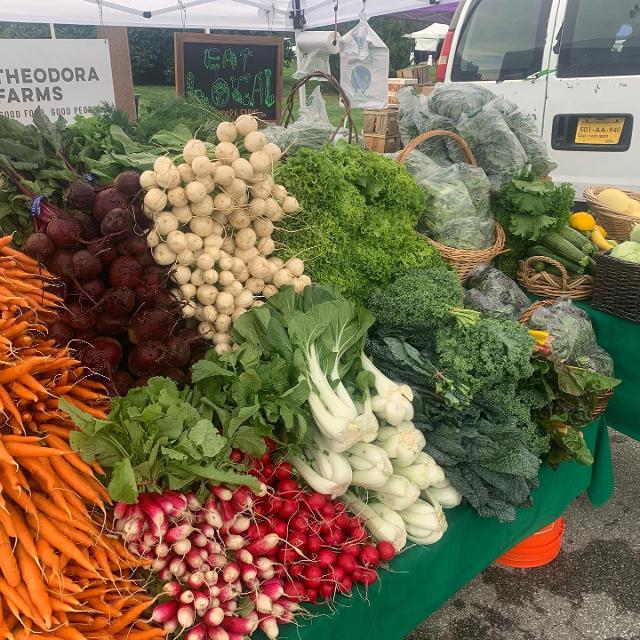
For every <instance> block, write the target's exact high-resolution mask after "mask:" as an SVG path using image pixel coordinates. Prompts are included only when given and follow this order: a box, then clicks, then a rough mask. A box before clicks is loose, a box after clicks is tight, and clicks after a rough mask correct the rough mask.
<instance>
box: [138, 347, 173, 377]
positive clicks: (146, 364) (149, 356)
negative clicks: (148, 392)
mask: <svg viewBox="0 0 640 640" xmlns="http://www.w3.org/2000/svg"><path fill="white" fill-rule="evenodd" d="M166 364H167V351H166V349H165V347H164V345H163V344H162V342H158V341H156V340H149V341H147V342H142V343H140V344H139V345H136V347H135V348H134V349H133V351H132V352H131V353H130V354H129V370H130V371H131V373H133V374H134V375H136V376H155V375H158V374H159V373H160V372H161V371H162V370H163V369H164V368H165V367H166Z"/></svg>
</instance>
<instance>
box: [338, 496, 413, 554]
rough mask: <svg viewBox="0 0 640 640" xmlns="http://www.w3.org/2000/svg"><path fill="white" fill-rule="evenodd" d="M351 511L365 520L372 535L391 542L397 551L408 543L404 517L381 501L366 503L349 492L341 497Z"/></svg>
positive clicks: (378, 539)
mask: <svg viewBox="0 0 640 640" xmlns="http://www.w3.org/2000/svg"><path fill="white" fill-rule="evenodd" d="M340 499H341V500H342V502H344V504H345V505H347V508H348V509H349V511H351V513H353V514H354V515H357V516H358V517H359V518H361V519H362V520H363V522H364V523H365V526H366V527H367V529H368V530H369V533H370V534H371V535H372V537H373V538H374V539H375V540H377V541H378V542H381V541H383V540H385V541H387V542H390V543H391V544H392V545H393V548H394V549H395V550H396V551H402V549H404V547H405V545H406V544H407V530H406V528H405V526H404V522H403V520H402V518H401V517H400V516H399V515H398V514H397V513H396V512H395V511H394V510H393V509H390V508H389V507H387V506H386V505H384V504H382V503H380V502H369V504H366V503H365V502H363V501H362V500H360V498H358V497H356V496H355V495H354V494H353V493H351V492H347V493H345V494H344V495H343V496H342V497H341V498H340Z"/></svg>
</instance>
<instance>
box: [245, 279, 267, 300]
mask: <svg viewBox="0 0 640 640" xmlns="http://www.w3.org/2000/svg"><path fill="white" fill-rule="evenodd" d="M244 288H245V289H246V290H247V291H250V292H251V293H252V294H253V295H254V296H257V295H260V294H261V293H262V290H263V289H264V280H262V279H261V278H249V279H248V280H247V281H246V282H245V283H244Z"/></svg>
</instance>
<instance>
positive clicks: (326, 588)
mask: <svg viewBox="0 0 640 640" xmlns="http://www.w3.org/2000/svg"><path fill="white" fill-rule="evenodd" d="M336 586H337V585H336V583H335V582H323V583H322V584H321V585H320V587H319V588H318V594H319V595H320V596H321V597H323V598H333V595H334V594H335V592H336Z"/></svg>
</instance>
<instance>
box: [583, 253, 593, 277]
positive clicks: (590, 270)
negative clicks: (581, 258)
mask: <svg viewBox="0 0 640 640" xmlns="http://www.w3.org/2000/svg"><path fill="white" fill-rule="evenodd" d="M584 271H585V273H588V274H589V275H590V276H595V275H596V261H595V260H594V259H593V258H592V257H591V256H589V262H588V263H587V266H586V267H585V269H584Z"/></svg>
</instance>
